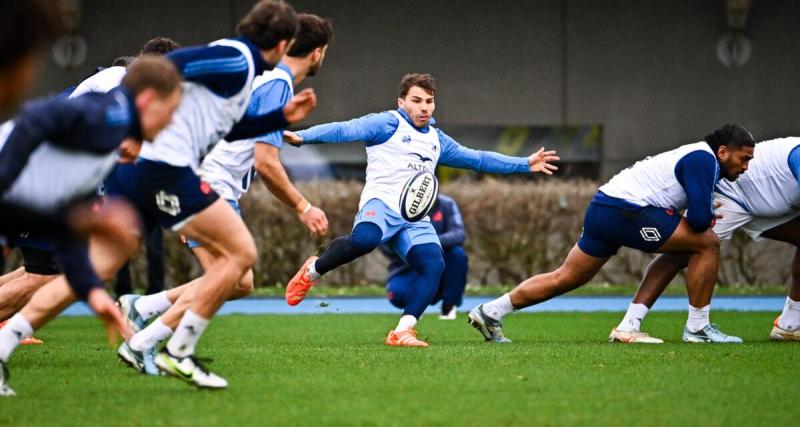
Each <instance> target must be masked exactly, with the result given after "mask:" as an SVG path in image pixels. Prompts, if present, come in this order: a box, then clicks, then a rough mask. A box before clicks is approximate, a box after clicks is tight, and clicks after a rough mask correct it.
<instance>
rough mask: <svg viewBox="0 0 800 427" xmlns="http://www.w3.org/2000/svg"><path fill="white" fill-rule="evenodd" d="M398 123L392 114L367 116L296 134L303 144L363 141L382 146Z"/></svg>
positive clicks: (384, 113)
mask: <svg viewBox="0 0 800 427" xmlns="http://www.w3.org/2000/svg"><path fill="white" fill-rule="evenodd" d="M399 124H400V121H399V120H398V119H397V117H395V116H394V115H393V114H392V113H390V112H388V111H384V112H383V113H376V114H368V115H366V116H363V117H359V118H357V119H353V120H348V121H346V122H333V123H327V124H324V125H317V126H312V127H310V128H308V129H305V130H301V131H299V132H297V134H298V135H300V137H301V138H303V143H304V144H327V143H338V142H355V141H363V142H365V143H366V144H367V146H370V145H378V144H382V143H384V142H386V141H388V140H389V138H391V137H392V135H394V133H395V132H396V131H397V126H398V125H399Z"/></svg>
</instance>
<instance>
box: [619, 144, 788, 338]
mask: <svg viewBox="0 0 800 427" xmlns="http://www.w3.org/2000/svg"><path fill="white" fill-rule="evenodd" d="M754 153H755V155H754V158H753V160H752V161H751V162H750V164H749V166H748V168H747V173H746V174H744V175H742V176H740V177H739V179H737V180H735V181H728V180H724V179H723V180H720V182H719V184H717V189H716V194H715V200H716V203H717V205H718V208H717V213H718V214H719V219H718V220H717V223H716V224H715V225H714V232H715V233H716V234H717V236H719V238H720V239H721V240H729V239H730V238H731V236H732V235H733V232H734V231H736V230H737V229H742V230H744V232H745V233H747V235H749V236H750V238H752V239H753V240H761V239H762V238H767V239H771V240H776V241H779V242H786V243H789V244H791V245H794V246H795V255H794V260H793V261H792V287H791V289H790V290H789V295H788V296H787V297H786V303H785V304H784V306H783V312H782V313H781V314H780V316H778V317H777V318H776V319H775V322H774V325H773V328H772V332H771V333H770V338H771V339H773V340H777V341H800V218H799V217H800V210H798V207H800V181H798V179H800V138H780V139H773V140H770V141H764V142H760V143H758V144H756V147H755V150H754ZM688 264H689V255H688V254H681V253H671V254H662V255H659V256H658V257H656V258H655V259H654V260H653V261H651V262H650V264H649V265H648V266H647V269H646V270H645V275H644V278H643V279H642V283H641V285H640V286H639V289H638V290H637V291H636V295H635V296H634V297H633V302H632V303H631V304H630V306H629V307H628V311H627V313H625V317H624V318H623V319H622V322H621V323H620V324H619V326H617V327H616V328H615V329H614V331H612V332H611V337H610V338H609V339H611V338H613V337H615V336H635V335H637V332H639V330H640V328H641V322H642V319H644V317H645V316H646V315H647V312H648V311H649V309H650V307H652V306H653V304H654V303H655V302H656V299H658V297H659V296H660V295H661V293H662V292H664V289H665V288H666V287H667V285H669V283H670V282H671V281H672V279H674V278H675V275H676V274H678V271H680V270H681V269H683V268H685V267H686V266H687V265H688ZM715 284H716V283H715V282H712V283H711V284H710V286H711V288H712V289H711V290H708V291H707V292H708V293H709V295H710V294H711V293H712V292H713V287H714V285H715ZM710 308H711V307H710V305H706V306H704V307H702V308H701V310H700V311H699V312H691V311H690V317H689V321H688V322H687V324H686V327H685V328H684V332H683V340H684V341H687V342H706V341H712V342H713V341H716V340H717V339H718V337H717V336H716V335H713V334H712V335H708V336H705V335H703V334H702V333H698V332H697V330H699V331H702V330H703V329H704V327H705V326H706V325H707V324H708V322H709V320H708V312H709V310H710ZM692 316H696V317H697V319H696V320H695V319H693V318H692ZM625 342H636V341H625Z"/></svg>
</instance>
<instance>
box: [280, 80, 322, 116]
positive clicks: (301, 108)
mask: <svg viewBox="0 0 800 427" xmlns="http://www.w3.org/2000/svg"><path fill="white" fill-rule="evenodd" d="M316 106H317V95H316V94H315V93H314V89H311V88H307V89H303V90H301V91H300V92H299V93H298V94H297V95H295V96H293V97H292V99H290V100H289V102H288V103H286V105H285V106H284V107H283V116H284V117H286V121H287V122H289V123H297V122H299V121H300V120H303V119H305V118H306V116H308V115H309V114H310V113H311V111H312V110H314V108H315V107H316Z"/></svg>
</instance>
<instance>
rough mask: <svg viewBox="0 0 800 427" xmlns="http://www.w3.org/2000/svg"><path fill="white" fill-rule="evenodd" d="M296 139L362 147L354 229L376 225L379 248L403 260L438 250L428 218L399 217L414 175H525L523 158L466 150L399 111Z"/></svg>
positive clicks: (304, 133) (526, 167)
mask: <svg viewBox="0 0 800 427" xmlns="http://www.w3.org/2000/svg"><path fill="white" fill-rule="evenodd" d="M298 134H299V135H300V136H301V137H302V138H303V141H304V143H309V144H315V143H340V142H353V141H363V142H364V143H365V144H366V150H367V180H366V183H365V185H364V189H363V191H362V192H361V201H360V202H359V212H358V214H357V215H356V219H355V225H354V227H355V226H356V225H358V224H359V223H362V222H370V223H373V224H375V225H377V226H378V227H380V229H381V233H382V237H381V243H386V242H389V243H390V245H391V247H392V249H393V250H394V251H395V252H396V253H397V254H398V255H400V256H401V257H403V258H405V257H406V255H407V254H408V251H409V250H410V249H411V247H413V246H417V245H422V244H425V243H433V244H436V245H438V246H441V245H440V242H439V238H438V237H437V235H436V230H434V228H433V226H432V225H431V223H430V220H429V219H428V217H426V218H424V219H423V220H420V221H417V222H408V221H406V220H405V219H403V218H402V216H401V214H400V194H401V192H402V189H403V185H404V184H405V183H406V181H408V179H409V178H411V177H412V176H414V174H416V173H417V172H418V171H421V170H424V171H429V172H433V171H434V169H435V168H436V165H437V164H443V165H447V166H453V167H458V168H469V169H474V170H477V171H480V172H488V173H502V174H511V173H528V172H529V165H528V159H527V158H526V157H511V156H506V155H503V154H499V153H493V152H489V151H477V150H473V149H470V148H466V147H464V146H462V145H461V144H459V143H458V142H456V141H455V140H453V139H452V138H450V137H449V136H447V135H446V134H445V133H444V132H442V131H440V130H439V129H436V128H434V127H433V126H425V127H423V128H417V127H415V126H414V125H413V124H412V122H411V120H410V119H409V117H408V115H406V113H405V112H404V111H403V110H402V109H398V110H395V111H385V112H382V113H377V114H370V115H367V116H364V117H360V118H357V119H353V120H349V121H346V122H337V123H329V124H324V125H319V126H314V127H311V128H309V129H306V130H303V131H300V132H298Z"/></svg>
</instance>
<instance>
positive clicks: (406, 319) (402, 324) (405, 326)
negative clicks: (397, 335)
mask: <svg viewBox="0 0 800 427" xmlns="http://www.w3.org/2000/svg"><path fill="white" fill-rule="evenodd" d="M416 324H417V318H416V317H414V316H412V315H410V314H404V315H403V316H402V317H400V321H399V322H397V327H396V328H394V331H395V332H402V331H407V330H409V329H411V328H413V327H414V326H415V325H416Z"/></svg>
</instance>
